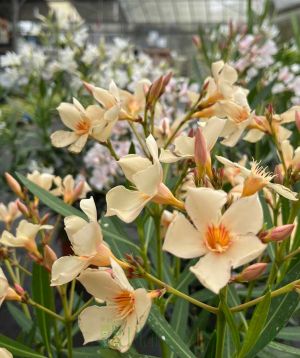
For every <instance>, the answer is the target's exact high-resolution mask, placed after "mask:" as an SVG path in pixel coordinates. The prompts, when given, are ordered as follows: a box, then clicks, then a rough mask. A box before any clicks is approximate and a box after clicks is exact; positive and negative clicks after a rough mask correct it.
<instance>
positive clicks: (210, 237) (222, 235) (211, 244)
mask: <svg viewBox="0 0 300 358" xmlns="http://www.w3.org/2000/svg"><path fill="white" fill-rule="evenodd" d="M205 244H206V246H207V248H208V249H209V250H210V251H214V252H224V251H226V250H227V249H228V248H229V246H230V244H231V238H230V234H229V231H228V230H227V229H226V227H225V226H223V225H222V224H221V225H219V226H214V225H210V226H209V227H208V228H207V231H206V234H205Z"/></svg>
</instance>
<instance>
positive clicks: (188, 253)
mask: <svg viewBox="0 0 300 358" xmlns="http://www.w3.org/2000/svg"><path fill="white" fill-rule="evenodd" d="M163 250H165V251H168V252H170V253H171V254H173V255H175V256H177V257H181V258H183V259H191V258H194V257H199V256H202V255H204V254H205V253H206V252H207V250H206V248H205V246H204V244H203V238H202V237H201V233H200V232H199V231H197V230H196V229H195V228H194V226H193V225H192V224H191V223H190V222H189V221H188V220H187V219H186V218H185V216H184V215H182V214H180V213H178V214H177V216H176V217H175V219H174V220H173V221H172V222H171V224H170V226H169V228H168V231H167V233H166V237H165V240H164V244H163Z"/></svg>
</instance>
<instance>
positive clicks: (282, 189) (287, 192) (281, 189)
mask: <svg viewBox="0 0 300 358" xmlns="http://www.w3.org/2000/svg"><path fill="white" fill-rule="evenodd" d="M267 187H268V188H269V189H272V190H274V191H276V193H277V194H279V195H281V196H283V197H285V198H287V199H289V200H293V201H297V200H298V198H297V196H298V194H297V193H296V192H294V191H292V190H291V189H289V188H287V187H286V186H284V185H281V184H275V183H269V184H268V185H267Z"/></svg>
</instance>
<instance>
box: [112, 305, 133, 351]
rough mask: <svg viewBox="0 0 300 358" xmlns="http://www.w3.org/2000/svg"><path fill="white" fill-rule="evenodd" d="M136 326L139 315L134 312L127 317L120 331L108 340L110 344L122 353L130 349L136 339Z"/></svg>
mask: <svg viewBox="0 0 300 358" xmlns="http://www.w3.org/2000/svg"><path fill="white" fill-rule="evenodd" d="M136 328H137V317H136V314H135V312H133V313H132V314H130V315H129V316H127V317H126V319H125V320H124V321H123V323H122V325H121V327H120V329H119V330H118V332H117V333H116V334H115V335H114V337H113V338H111V339H110V340H109V341H108V345H109V346H110V347H111V348H113V349H117V350H118V351H120V352H121V353H124V352H126V351H128V349H129V348H130V347H131V345H132V342H133V340H134V337H135V333H136Z"/></svg>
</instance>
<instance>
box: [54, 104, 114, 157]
mask: <svg viewBox="0 0 300 358" xmlns="http://www.w3.org/2000/svg"><path fill="white" fill-rule="evenodd" d="M57 110H58V112H59V115H60V118H61V120H62V122H63V123H64V125H65V126H66V127H68V128H69V129H71V131H65V130H59V131H56V132H54V133H53V134H52V135H51V141H52V144H53V145H54V146H55V147H58V148H61V147H68V149H69V151H71V152H74V153H79V152H81V151H82V149H83V147H84V146H85V144H86V142H87V140H88V138H89V137H92V138H94V139H96V140H97V141H99V142H106V141H107V139H108V138H109V137H110V135H111V131H112V129H113V126H114V125H115V124H116V122H117V121H118V116H119V111H120V108H119V106H117V105H116V106H114V107H112V108H110V109H109V110H105V109H103V108H100V107H99V106H97V105H91V106H88V107H87V108H86V109H85V108H84V107H83V106H82V105H81V104H80V103H79V102H78V101H77V100H76V99H75V98H73V104H71V103H64V102H63V103H61V104H60V105H59V107H58V108H57Z"/></svg>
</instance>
